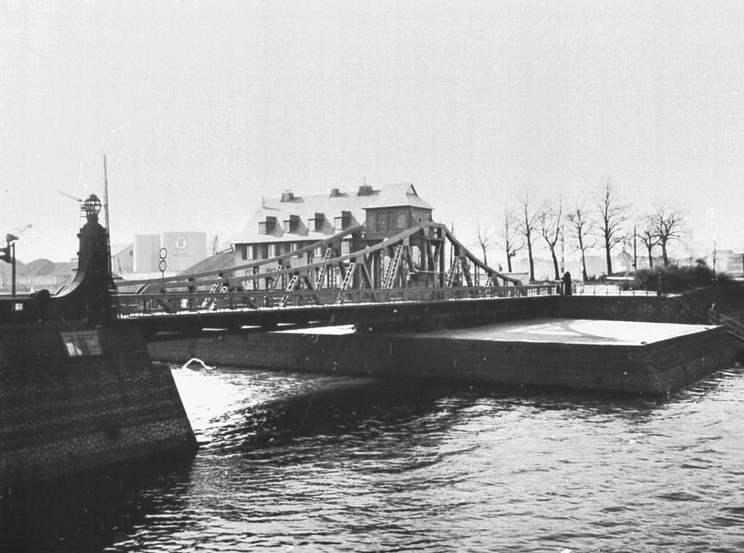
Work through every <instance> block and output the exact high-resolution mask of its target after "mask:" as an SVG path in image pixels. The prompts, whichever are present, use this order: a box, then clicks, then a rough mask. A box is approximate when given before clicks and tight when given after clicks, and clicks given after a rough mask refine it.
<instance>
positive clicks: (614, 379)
mask: <svg viewBox="0 0 744 553" xmlns="http://www.w3.org/2000/svg"><path fill="white" fill-rule="evenodd" d="M150 351H151V354H152V355H153V358H155V359H162V360H170V361H173V362H181V363H183V362H186V361H188V360H189V359H191V358H192V357H197V358H199V359H202V360H203V361H204V362H206V363H208V364H215V365H223V366H225V365H228V366H230V365H232V366H242V367H252V368H270V369H271V368H273V369H279V370H291V371H298V372H304V371H306V372H313V373H320V374H344V375H364V376H368V375H375V376H404V377H419V378H445V379H458V380H465V381H474V382H490V383H502V384H511V385H533V386H555V387H564V388H575V389H582V390H607V391H616V392H628V393H646V394H664V393H668V392H670V391H673V390H676V389H678V388H680V387H682V386H684V385H686V384H689V383H691V382H694V381H695V380H697V379H699V378H700V377H702V376H704V375H705V374H709V373H710V372H712V371H714V370H717V369H719V368H721V367H724V366H727V365H729V364H730V363H732V362H733V359H734V356H735V351H734V349H733V348H732V344H731V341H730V339H729V337H728V336H727V335H726V334H725V332H724V331H723V330H722V329H720V328H714V329H711V330H708V331H701V332H699V333H695V334H693V335H687V336H684V337H679V338H674V339H671V340H665V341H663V342H657V343H651V344H646V345H609V344H608V345H605V344H575V343H560V342H521V341H501V340H499V341H494V340H478V339H463V338H457V337H452V338H442V337H441V336H436V337H434V336H431V337H430V336H427V335H426V334H425V333H421V334H418V333H417V334H378V333H366V334H365V333H355V334H344V335H328V334H312V333H311V331H308V334H299V333H281V332H279V333H267V334H249V335H229V336H222V337H213V338H202V339H194V340H190V341H185V340H184V341H174V342H163V343H158V344H151V345H150Z"/></svg>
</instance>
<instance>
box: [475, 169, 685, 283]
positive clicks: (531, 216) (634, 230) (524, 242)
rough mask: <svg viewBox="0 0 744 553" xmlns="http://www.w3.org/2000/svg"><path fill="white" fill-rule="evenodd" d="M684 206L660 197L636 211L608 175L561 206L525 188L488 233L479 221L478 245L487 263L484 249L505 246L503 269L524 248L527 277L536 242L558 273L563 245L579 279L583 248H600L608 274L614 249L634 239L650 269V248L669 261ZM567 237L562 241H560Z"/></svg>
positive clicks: (681, 236) (679, 237)
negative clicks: (575, 262) (575, 263)
mask: <svg viewBox="0 0 744 553" xmlns="http://www.w3.org/2000/svg"><path fill="white" fill-rule="evenodd" d="M685 223H686V217H685V213H684V210H682V209H681V208H679V207H677V206H675V205H674V204H673V203H672V202H670V201H659V202H658V203H657V204H656V205H654V206H652V207H651V209H650V211H648V212H643V213H640V214H636V213H634V211H633V209H632V207H631V205H630V204H629V203H626V202H624V201H623V200H622V199H621V197H620V196H619V194H618V192H617V190H616V188H615V186H614V185H613V183H612V181H610V180H607V181H605V182H604V183H603V184H601V185H600V186H599V187H598V188H597V189H596V190H594V191H593V193H591V194H589V195H587V197H585V198H582V199H579V200H575V201H573V202H572V203H570V204H569V207H566V206H565V205H564V202H563V200H562V199H557V200H552V201H538V200H537V199H536V197H535V196H533V195H532V194H530V193H527V192H525V193H524V194H522V195H520V196H519V197H518V200H517V204H516V205H515V206H507V207H506V208H505V210H504V214H503V220H502V222H501V224H500V225H499V226H498V227H497V228H495V229H492V230H491V231H490V232H485V231H482V230H481V228H480V225H478V245H479V246H480V247H481V249H482V252H483V258H484V261H485V262H486V263H488V258H487V254H488V250H489V249H490V248H491V247H492V246H496V247H497V248H498V249H500V250H501V251H503V253H504V256H505V259H506V268H507V271H508V272H512V260H513V258H514V257H515V256H516V255H517V254H518V253H519V252H520V251H525V253H526V254H527V259H528V262H529V275H530V280H531V281H534V280H535V263H534V259H535V257H534V253H535V250H536V248H538V246H539V244H540V243H542V245H543V246H544V247H545V248H546V249H547V250H548V252H549V253H550V257H551V260H552V264H553V272H554V276H555V278H556V279H559V278H560V267H559V263H558V254H559V253H560V250H559V248H563V247H564V246H567V247H568V248H569V250H570V251H573V252H576V253H577V254H578V255H579V257H580V261H581V272H582V275H581V276H582V278H583V280H587V278H588V275H587V268H586V266H587V265H586V257H587V252H589V251H591V250H594V249H596V248H601V249H602V250H603V252H604V255H605V260H606V265H607V274H608V275H609V274H612V272H613V269H612V252H613V250H615V249H616V248H617V247H618V246H619V245H620V244H622V243H627V241H629V240H637V241H638V242H640V244H641V245H642V247H643V248H644V249H645V252H646V255H647V256H648V262H649V266H650V267H651V268H653V263H654V252H655V251H656V250H657V249H659V250H660V251H661V259H662V262H663V264H664V265H665V266H667V265H669V264H670V257H669V246H670V244H672V243H674V242H675V241H676V242H684V241H685V239H686V237H687V228H686V224H685ZM564 241H565V242H564Z"/></svg>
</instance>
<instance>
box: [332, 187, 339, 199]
mask: <svg viewBox="0 0 744 553" xmlns="http://www.w3.org/2000/svg"><path fill="white" fill-rule="evenodd" d="M340 195H341V192H340V191H339V189H338V188H331V198H338V197H339V196H340Z"/></svg>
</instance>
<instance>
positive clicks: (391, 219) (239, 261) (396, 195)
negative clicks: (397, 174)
mask: <svg viewBox="0 0 744 553" xmlns="http://www.w3.org/2000/svg"><path fill="white" fill-rule="evenodd" d="M432 209H433V208H432V207H431V206H430V205H429V204H428V203H426V202H425V201H424V200H422V199H421V198H420V197H419V195H418V193H417V192H416V189H415V188H414V187H413V185H412V184H410V183H402V184H390V185H387V186H385V187H383V188H382V189H381V190H377V189H375V188H373V187H372V186H369V185H363V186H360V187H359V189H358V190H355V191H353V192H342V191H340V190H339V189H338V188H333V189H331V191H330V193H326V194H314V195H308V196H299V195H296V194H294V193H293V192H284V193H282V195H281V197H280V198H274V199H265V200H264V201H263V205H262V206H261V208H260V209H259V210H258V211H256V213H254V214H253V216H252V217H251V218H250V220H249V221H248V223H247V224H246V226H245V228H244V229H243V231H242V232H241V233H240V234H238V235H237V236H235V237H234V238H233V239H232V240H231V244H232V246H233V251H234V255H235V265H244V264H246V263H250V262H251V261H258V260H262V259H270V258H273V257H278V256H280V255H283V254H286V253H291V252H293V251H296V250H298V249H301V248H304V247H306V246H310V245H312V244H314V243H316V242H319V241H321V240H324V239H326V238H329V237H331V236H333V235H334V234H337V233H339V232H341V231H343V230H346V229H349V228H351V227H356V226H361V225H365V226H364V228H362V229H360V233H359V234H360V235H361V234H362V231H363V233H364V238H365V241H367V242H370V241H373V242H374V241H380V240H382V239H384V238H387V237H389V236H394V235H396V234H399V233H400V232H402V231H403V230H405V229H407V228H410V227H412V226H415V225H416V224H418V223H419V222H421V221H423V220H429V221H430V220H431V213H432ZM351 240H352V238H351V237H347V238H345V239H344V240H343V241H342V242H341V252H340V253H342V254H344V253H349V251H350V249H351ZM323 253H324V252H309V253H308V254H307V256H306V259H305V262H306V263H312V262H313V260H318V259H317V258H318V256H322V255H323Z"/></svg>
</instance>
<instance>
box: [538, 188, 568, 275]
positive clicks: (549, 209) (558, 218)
mask: <svg viewBox="0 0 744 553" xmlns="http://www.w3.org/2000/svg"><path fill="white" fill-rule="evenodd" d="M562 227H563V202H561V201H560V200H558V206H557V207H556V206H553V205H548V206H546V207H545V208H544V209H543V210H542V213H540V225H539V228H540V234H541V235H542V237H543V239H544V240H545V243H546V244H547V245H548V249H549V250H550V256H551V257H552V258H553V272H554V273H555V279H556V280H560V278H561V273H560V270H559V268H558V257H557V256H556V253H555V248H556V246H557V244H558V240H560V238H561V230H562Z"/></svg>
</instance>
